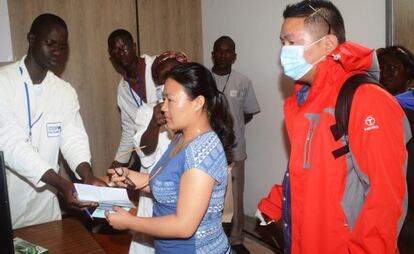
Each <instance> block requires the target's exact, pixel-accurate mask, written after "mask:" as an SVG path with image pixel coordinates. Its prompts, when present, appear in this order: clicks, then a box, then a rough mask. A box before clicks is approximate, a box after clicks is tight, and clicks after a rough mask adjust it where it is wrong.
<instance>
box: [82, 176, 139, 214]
mask: <svg viewBox="0 0 414 254" xmlns="http://www.w3.org/2000/svg"><path fill="white" fill-rule="evenodd" d="M75 189H76V192H77V195H78V199H79V200H81V201H93V202H97V203H98V204H99V206H98V207H97V208H96V209H95V211H94V212H93V214H92V217H95V218H105V211H106V210H107V211H109V212H113V209H112V208H113V206H119V207H122V208H123V209H125V210H126V211H129V210H130V209H131V208H132V207H134V204H132V202H131V201H130V200H129V198H128V194H127V192H126V189H122V188H111V187H99V186H94V185H88V184H80V183H75Z"/></svg>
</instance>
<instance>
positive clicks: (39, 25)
mask: <svg viewBox="0 0 414 254" xmlns="http://www.w3.org/2000/svg"><path fill="white" fill-rule="evenodd" d="M51 25H58V26H60V27H62V28H64V29H65V30H66V31H67V30H68V27H67V26H66V23H65V21H64V20H63V19H62V18H61V17H59V16H56V15H54V14H51V13H44V14H40V15H39V16H37V18H35V20H33V23H32V26H31V27H30V31H29V34H33V35H35V36H37V35H39V34H40V33H42V32H43V31H45V30H47V29H49V27H50V26H51Z"/></svg>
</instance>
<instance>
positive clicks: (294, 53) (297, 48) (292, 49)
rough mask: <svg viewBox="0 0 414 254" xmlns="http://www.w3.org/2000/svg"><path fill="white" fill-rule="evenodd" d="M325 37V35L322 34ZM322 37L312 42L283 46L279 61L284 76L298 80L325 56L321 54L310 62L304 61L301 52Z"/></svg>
mask: <svg viewBox="0 0 414 254" xmlns="http://www.w3.org/2000/svg"><path fill="white" fill-rule="evenodd" d="M324 37H325V36H324ZM324 37H322V38H320V39H319V40H316V41H314V42H312V43H311V44H309V45H307V46H304V45H287V46H283V47H282V50H281V52H280V62H281V64H282V67H283V72H284V73H285V75H286V76H288V77H290V78H291V79H293V80H295V81H296V80H299V79H300V78H302V77H303V76H305V74H306V73H308V72H309V71H310V70H311V69H312V67H313V66H314V65H315V64H316V63H317V62H319V61H320V60H321V59H322V58H324V57H325V56H322V57H321V58H320V59H319V60H317V61H315V62H314V63H312V64H310V63H308V62H306V60H305V58H304V56H303V53H304V52H305V50H307V49H309V48H310V47H312V46H313V45H314V44H316V43H317V42H319V41H320V40H322V39H323V38H324Z"/></svg>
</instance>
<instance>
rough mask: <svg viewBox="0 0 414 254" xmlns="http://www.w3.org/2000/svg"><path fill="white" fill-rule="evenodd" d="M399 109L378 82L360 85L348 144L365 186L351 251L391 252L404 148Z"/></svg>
mask: <svg viewBox="0 0 414 254" xmlns="http://www.w3.org/2000/svg"><path fill="white" fill-rule="evenodd" d="M403 118H404V112H403V111H402V109H401V107H400V106H399V105H398V103H397V102H396V100H395V99H394V97H392V96H391V95H390V94H388V93H387V92H385V91H384V90H382V89H381V88H379V87H375V86H372V85H363V86H361V87H360V88H359V89H358V90H357V92H356V94H355V97H354V100H353V102H352V108H351V115H350V121H349V129H348V130H349V144H350V148H351V151H352V153H353V154H354V157H355V159H356V163H357V165H358V166H359V168H360V169H361V171H362V172H363V173H364V174H365V175H366V176H368V178H369V182H370V189H369V191H368V193H367V196H366V200H365V203H364V205H363V207H362V209H361V211H360V214H359V216H358V218H357V220H356V222H355V225H354V228H353V229H352V231H351V237H350V241H349V250H350V253H358V254H359V253H396V250H397V231H398V222H399V220H400V217H401V215H402V211H403V200H404V197H405V195H406V189H405V186H406V184H405V171H404V168H405V162H406V157H407V153H406V148H405V141H404V127H403Z"/></svg>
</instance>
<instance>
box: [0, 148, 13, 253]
mask: <svg viewBox="0 0 414 254" xmlns="http://www.w3.org/2000/svg"><path fill="white" fill-rule="evenodd" d="M0 218H1V220H2V222H1V225H0V236H1V237H0V250H1V253H14V248H13V230H12V222H11V217H10V206H9V196H8V194H7V182H6V168H5V166H4V157H3V152H1V151H0Z"/></svg>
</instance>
